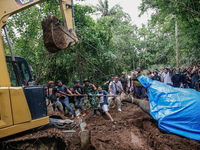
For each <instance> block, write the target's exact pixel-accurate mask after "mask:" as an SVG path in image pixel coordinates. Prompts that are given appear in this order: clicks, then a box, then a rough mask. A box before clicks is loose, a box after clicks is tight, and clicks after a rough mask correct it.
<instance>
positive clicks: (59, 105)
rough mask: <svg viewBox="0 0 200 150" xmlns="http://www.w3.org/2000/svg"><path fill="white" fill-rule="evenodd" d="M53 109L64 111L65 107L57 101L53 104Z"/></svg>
mask: <svg viewBox="0 0 200 150" xmlns="http://www.w3.org/2000/svg"><path fill="white" fill-rule="evenodd" d="M53 107H54V108H58V109H59V110H62V109H63V105H62V103H61V102H60V101H56V102H55V103H54V104H53Z"/></svg>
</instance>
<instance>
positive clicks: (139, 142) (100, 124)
mask: <svg viewBox="0 0 200 150" xmlns="http://www.w3.org/2000/svg"><path fill="white" fill-rule="evenodd" d="M110 114H111V115H112V117H113V119H114V120H115V122H114V123H112V122H110V121H109V119H108V118H107V117H106V116H103V117H99V116H97V117H95V118H94V117H93V111H92V110H87V116H86V117H85V121H86V123H87V128H88V129H89V130H90V131H91V136H90V140H91V145H90V147H89V148H88V149H99V150H106V149H109V150H116V149H118V150H125V149H128V150H130V149H136V150H137V149H138V150H141V149H148V150H151V149H156V150H172V149H173V150H174V149H182V150H188V149H190V150H197V149H200V142H198V141H195V140H192V139H188V138H184V137H180V136H178V135H174V134H168V133H165V132H162V131H161V130H160V129H159V128H158V123H157V122H156V121H155V120H154V119H153V118H152V117H150V116H149V115H147V114H145V113H144V112H143V111H142V110H141V109H140V108H139V107H137V106H135V105H133V104H123V105H122V112H118V111H117V109H111V110H110ZM77 136H78V135H74V136H73V137H72V138H71V139H70V140H71V141H73V142H72V143H71V144H72V145H70V146H69V147H70V148H73V149H80V143H79V142H80V141H79V139H77V138H78V137H77ZM74 144H75V145H74Z"/></svg>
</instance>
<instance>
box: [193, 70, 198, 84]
mask: <svg viewBox="0 0 200 150" xmlns="http://www.w3.org/2000/svg"><path fill="white" fill-rule="evenodd" d="M198 80H199V75H198V71H197V70H196V71H195V72H194V73H193V75H192V83H194V82H196V81H198Z"/></svg>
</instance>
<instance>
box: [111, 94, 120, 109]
mask: <svg viewBox="0 0 200 150" xmlns="http://www.w3.org/2000/svg"><path fill="white" fill-rule="evenodd" d="M114 99H115V101H117V107H118V108H121V105H122V104H121V100H120V96H118V97H108V108H109V107H110V103H111V101H112V100H114Z"/></svg>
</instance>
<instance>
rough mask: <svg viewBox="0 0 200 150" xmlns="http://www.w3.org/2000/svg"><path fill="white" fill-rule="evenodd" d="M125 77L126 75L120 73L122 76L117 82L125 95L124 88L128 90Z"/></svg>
mask: <svg viewBox="0 0 200 150" xmlns="http://www.w3.org/2000/svg"><path fill="white" fill-rule="evenodd" d="M125 76H126V73H125V72H122V76H121V77H120V78H119V82H121V84H122V87H123V90H124V92H125V93H126V88H128V82H127V79H126V77H125Z"/></svg>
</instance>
